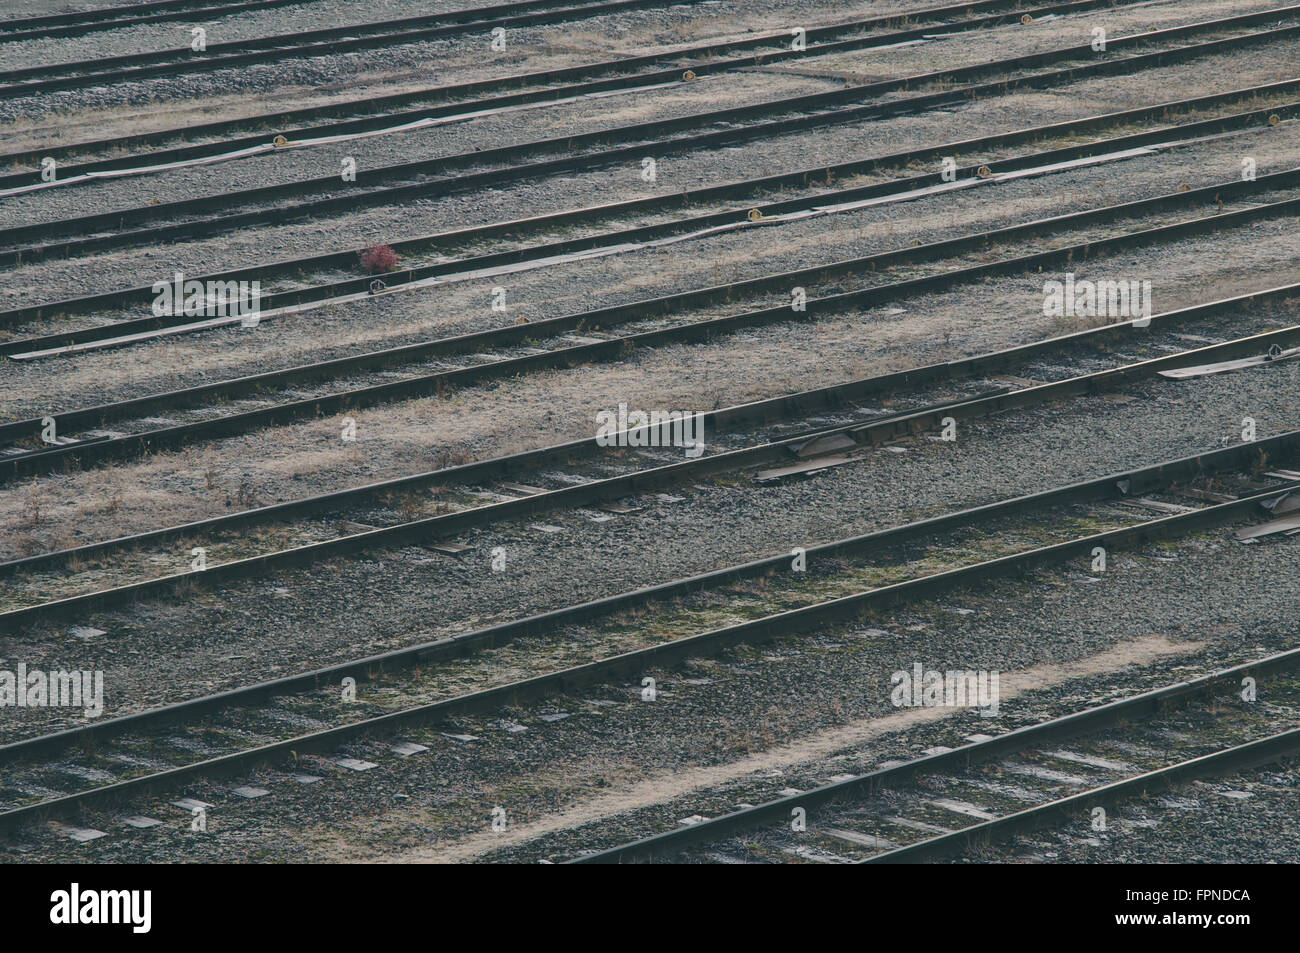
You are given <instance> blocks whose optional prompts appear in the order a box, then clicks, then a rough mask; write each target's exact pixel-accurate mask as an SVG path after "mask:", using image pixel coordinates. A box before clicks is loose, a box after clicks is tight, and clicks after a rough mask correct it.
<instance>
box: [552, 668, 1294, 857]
mask: <svg viewBox="0 0 1300 953" xmlns="http://www.w3.org/2000/svg"><path fill="white" fill-rule="evenodd" d="M1297 667H1300V649H1292V650H1290V651H1287V652H1280V653H1277V654H1275V655H1271V656H1269V657H1267V658H1262V659H1258V660H1256V661H1254V662H1246V663H1244V664H1242V665H1235V666H1233V667H1231V668H1227V669H1222V670H1220V671H1217V672H1211V673H1209V674H1206V675H1202V676H1199V677H1198V678H1194V679H1191V680H1189V681H1184V682H1176V683H1174V684H1172V685H1166V686H1164V687H1162V688H1157V689H1153V690H1151V691H1147V692H1142V693H1141V694H1138V695H1134V696H1132V697H1129V698H1122V699H1119V700H1118V701H1113V702H1108V703H1107V704H1104V705H1098V706H1096V707H1094V708H1088V709H1084V710H1083V711H1078V712H1072V713H1071V714H1068V715H1062V716H1061V717H1059V718H1053V719H1051V720H1049V721H1045V722H1040V723H1038V724H1035V725H1027V726H1025V727H1023V728H1016V729H1013V730H1011V731H1008V732H1005V733H1004V734H1000V735H997V736H996V737H994V738H990V739H989V740H987V741H975V742H970V743H969V744H965V745H962V746H961V747H959V748H954V749H952V750H949V751H944V752H941V753H939V754H933V755H927V756H925V757H921V758H916V759H914V760H911V761H908V762H906V763H904V764H899V765H895V766H893V767H888V768H879V769H877V770H875V771H870V772H867V773H866V774H862V775H858V776H857V777H854V778H850V779H846V780H844V781H837V782H835V783H832V784H826V785H823V786H822V787H819V788H815V789H813V790H811V791H804V792H801V793H799V794H792V795H790V796H789V797H782V798H776V799H773V800H771V801H768V802H766V803H763V804H758V805H755V806H754V807H752V808H745V809H743V810H740V811H734V812H732V813H730V814H724V815H722V816H720V817H716V818H710V819H709V820H707V821H701V822H700V823H698V824H694V825H692V826H691V827H688V828H678V829H674V830H671V831H665V832H664V833H662V834H655V835H652V836H650V837H644V838H641V839H640V840H637V841H632V842H630V843H627V844H621V845H619V846H617V847H612V848H609V849H607V850H602V851H599V852H596V853H593V854H586V855H583V856H580V857H574V858H572V859H571V860H569V861H568V863H571V864H616V863H622V862H625V861H629V860H635V859H650V858H654V857H667V856H669V855H671V854H674V853H677V852H679V851H681V850H683V849H685V848H688V847H692V846H695V845H698V844H703V843H711V842H715V841H717V840H720V839H722V838H724V837H728V836H731V835H732V834H734V833H736V832H739V831H744V830H749V829H752V828H754V827H755V826H757V825H760V824H764V823H768V822H771V821H777V820H789V818H790V811H791V810H792V809H793V808H796V807H802V808H804V809H805V810H806V811H808V812H809V814H810V815H811V812H812V810H813V809H815V808H818V807H821V806H822V805H825V804H828V803H833V802H835V801H839V800H841V799H846V798H857V797H862V796H863V795H867V794H871V793H874V792H875V791H877V790H879V789H881V788H888V787H893V786H896V785H899V784H905V783H908V782H911V781H913V780H914V779H915V778H917V777H918V776H921V775H931V774H951V773H954V772H956V771H960V770H962V769H965V768H967V767H969V766H971V765H973V764H979V763H983V762H988V761H991V760H993V759H995V758H999V757H1004V756H1006V755H1008V754H1013V753H1015V752H1017V751H1022V750H1024V749H1026V748H1030V747H1036V746H1038V745H1042V744H1044V743H1046V742H1048V741H1059V740H1062V739H1065V738H1072V737H1078V736H1080V735H1086V734H1089V733H1092V732H1096V731H1101V730H1104V729H1106V728H1110V727H1113V726H1114V725H1116V724H1119V723H1121V722H1124V721H1134V720H1141V719H1144V718H1149V717H1152V716H1155V715H1159V714H1162V713H1164V712H1166V711H1169V710H1171V709H1174V708H1176V707H1179V706H1182V705H1186V704H1188V703H1191V702H1194V701H1197V700H1200V699H1203V698H1206V697H1208V696H1213V695H1214V694H1215V693H1217V692H1219V691H1223V690H1225V689H1232V688H1236V687H1239V686H1240V679H1242V678H1244V677H1246V676H1254V677H1270V676H1276V675H1279V674H1282V673H1284V672H1290V671H1294V670H1295V669H1296V668H1297ZM1143 777H1147V775H1143ZM1121 783H1123V782H1121ZM1095 790H1097V789H1094V791H1095ZM1094 791H1089V792H1084V794H1083V797H1085V798H1086V797H1091V796H1092V795H1093V793H1094ZM1090 803H1091V802H1090ZM1049 806H1050V805H1049ZM1031 810H1038V809H1037V808H1034V809H1031ZM1013 816H1014V815H1013ZM990 823H993V822H990ZM983 826H984V825H976V826H975V827H972V828H966V831H974V830H977V829H979V828H980V827H983ZM963 833H965V832H964V831H958V832H956V833H955V834H954V835H953V836H954V837H956V836H958V835H960V834H963ZM946 836H947V835H945V837H946ZM934 840H939V838H935V839H934ZM919 843H920V844H925V843H927V841H921V842H919ZM911 850H912V847H910V846H909V847H902V848H900V849H899V850H898V851H891V852H890V853H886V854H881V855H879V856H878V857H873V858H870V859H868V860H867V861H866V862H868V863H879V862H885V861H886V859H887V858H890V857H891V854H892V855H894V856H893V858H892V859H895V860H907V859H911V858H909V857H906V856H900V854H904V855H905V854H907V853H908V852H909V851H911ZM919 852H920V851H918V853H919Z"/></svg>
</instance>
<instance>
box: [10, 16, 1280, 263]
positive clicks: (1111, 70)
mask: <svg viewBox="0 0 1300 953" xmlns="http://www.w3.org/2000/svg"><path fill="white" fill-rule="evenodd" d="M1297 16H1300V7H1294V6H1293V7H1284V8H1277V9H1275V10H1270V11H1265V12H1263V13H1253V14H1246V15H1243V16H1239V17H1232V18H1225V19H1222V20H1216V21H1206V22H1202V23H1198V24H1191V25H1187V26H1181V27H1174V28H1170V29H1167V30H1161V31H1155V32H1150V33H1144V34H1137V35H1133V36H1128V37H1119V38H1116V39H1114V40H1112V41H1109V42H1108V45H1107V54H1105V55H1107V56H1110V55H1111V54H1112V53H1123V52H1125V51H1127V50H1128V49H1130V48H1132V47H1140V46H1144V45H1147V44H1151V43H1158V42H1161V41H1163V40H1169V39H1174V38H1177V37H1183V36H1190V35H1195V34H1197V33H1204V32H1216V31H1223V30H1225V29H1230V28H1232V27H1242V26H1248V25H1250V24H1252V23H1262V22H1273V21H1277V20H1279V19H1294V18H1296V17H1297ZM1297 35H1300V26H1294V25H1292V26H1284V27H1277V28H1272V29H1267V30H1262V31H1256V32H1253V33H1248V34H1242V35H1237V36H1232V37H1227V38H1221V39H1215V40H1210V41H1206V42H1203V43H1196V44H1191V45H1188V46H1182V47H1174V48H1171V49H1168V50H1162V51H1159V52H1154V53H1144V54H1135V55H1132V56H1114V57H1112V58H1109V59H1106V60H1103V61H1100V62H1097V61H1096V57H1097V56H1098V54H1096V53H1094V52H1093V51H1092V50H1091V47H1089V46H1083V47H1070V48H1064V49H1057V50H1052V51H1048V52H1043V53H1036V54H1031V55H1029V56H1022V57H1015V58H1012V59H1008V60H1001V61H996V62H991V63H982V64H977V65H975V66H971V67H966V68H963V69H960V70H950V71H946V72H939V73H929V74H921V75H916V76H909V77H906V78H903V79H898V80H888V81H884V82H882V83H872V84H867V85H864V86H860V87H851V88H847V89H844V90H836V91H832V92H827V93H817V94H810V95H805V96H799V97H794V98H789V99H785V100H779V101H773V102H767V103H762V104H757V105H749V106H741V107H734V108H731V109H723V110H715V111H711V112H708V113H696V114H693V115H690V116H683V117H676V118H673V119H664V120H656V121H652V122H647V123H640V124H636V125H633V126H626V127H620V128H617V129H607V130H600V131H595V132H590V133H584V134H580V135H574V136H569V137H563V138H557V139H549V140H539V141H536V142H531V143H522V144H514V145H510V146H503V147H500V148H497V149H491V150H481V151H478V152H470V153H463V154H460V155H453V156H444V157H440V158H436V159H428V160H421V161H418V162H412V163H402V164H400V165H396V166H389V167H386V168H383V169H375V170H369V171H368V172H367V173H366V177H367V179H383V178H392V177H408V178H409V177H424V176H429V175H433V174H436V173H449V172H453V171H455V170H457V169H463V168H466V167H475V166H477V167H482V166H483V165H484V164H485V163H491V162H495V161H510V160H514V159H519V158H521V157H526V156H535V155H539V154H544V153H547V152H551V151H556V150H559V151H562V152H565V153H567V154H566V155H563V156H561V157H559V158H551V159H541V160H538V161H533V162H527V163H524V164H521V165H514V166H507V167H504V168H497V169H490V170H486V171H470V172H465V173H461V174H458V175H446V176H444V177H443V178H441V179H436V180H433V181H419V182H415V183H413V184H404V185H393V186H386V187H384V186H381V187H377V188H372V189H368V190H357V189H340V185H343V184H344V183H341V182H340V180H339V177H338V176H326V177H321V178H317V179H307V180H299V181H296V182H289V183H282V184H279V185H274V186H265V187H262V188H257V189H247V190H242V191H240V192H235V193H228V194H225V195H219V196H208V197H203V198H198V199H187V200H182V201H178V202H169V203H163V204H159V205H153V206H142V207H139V208H133V209H124V210H120V211H115V212H111V213H101V214H97V215H90V216H80V217H77V218H73V219H64V220H60V221H52V222H45V223H41V224H39V225H24V226H17V227H13V228H9V229H4V230H0V247H2V248H4V249H6V250H4V251H3V252H0V264H5V265H8V266H11V267H16V266H18V265H20V264H22V263H24V262H32V261H41V260H45V259H48V258H51V257H59V256H68V255H80V254H85V253H88V252H92V251H105V250H109V249H115V248H124V247H132V246H134V245H137V244H139V243H141V242H145V241H147V242H149V243H151V244H153V243H157V242H159V241H164V240H175V239H178V238H186V237H194V236H199V235H211V234H214V233H220V232H222V231H228V230H230V229H232V228H236V227H247V226H252V225H259V224H262V225H264V224H271V223H275V224H283V223H285V222H287V221H292V220H294V219H295V218H301V217H304V216H313V215H320V214H325V213H329V212H337V211H340V210H348V211H352V210H355V209H358V208H362V207H370V206H372V205H374V204H389V203H391V202H395V201H403V200H407V199H413V198H430V197H434V196H436V195H447V194H454V193H459V192H462V191H467V190H475V189H480V188H485V187H497V186H500V185H502V184H505V183H508V182H512V181H518V180H521V179H533V178H536V177H539V176H543V175H551V174H555V173H558V172H562V171H574V170H578V169H589V168H594V167H599V166H604V165H608V164H611V163H614V162H618V161H631V160H636V161H639V160H640V158H641V157H642V155H643V154H644V153H645V150H646V149H647V148H652V149H653V151H654V153H655V154H656V155H666V154H675V153H677V152H680V151H683V150H687V151H697V150H701V149H708V148H713V147H716V146H720V145H724V144H730V143H735V142H739V141H748V140H752V139H755V138H768V137H771V136H775V135H782V134H787V133H790V132H795V131H800V130H807V129H812V128H818V127H823V126H825V125H827V124H841V123H846V122H853V121H863V120H868V119H879V118H884V117H887V116H897V115H904V114H909V113H915V112H918V111H925V110H930V109H935V108H940V107H943V106H951V105H954V104H959V103H962V102H965V101H967V100H969V99H970V98H973V97H985V96H1002V95H1005V94H1006V93H1008V92H1009V91H1011V90H1013V89H1036V88H1045V87H1049V86H1054V85H1059V84H1062V83H1067V82H1071V81H1074V80H1078V79H1080V78H1084V77H1088V76H1102V75H1107V76H1111V75H1121V74H1125V73H1130V72H1135V71H1140V70H1143V69H1146V68H1150V67H1152V66H1156V65H1159V64H1161V63H1171V62H1181V61H1185V60H1187V59H1189V58H1194V57H1197V56H1203V55H1209V54H1212V53H1215V52H1225V51H1228V50H1231V49H1235V48H1238V47H1241V46H1243V45H1251V44H1254V43H1263V42H1269V41H1273V40H1282V39H1287V38H1291V37H1294V36H1297ZM1080 59H1083V60H1088V61H1089V62H1085V63H1083V64H1082V65H1077V66H1071V67H1068V68H1064V69H1058V70H1052V71H1049V72H1046V73H1031V74H1028V75H1022V76H1015V75H1011V74H1012V72H1014V71H1015V70H1020V69H1026V68H1030V67H1032V66H1033V65H1035V64H1042V63H1051V62H1062V61H1069V60H1080ZM999 71H1000V72H1002V74H1003V75H1002V78H1000V79H999V80H998V81H995V82H989V83H984V84H980V85H974V86H965V87H958V88H956V89H945V90H944V91H943V92H939V93H929V94H923V95H918V96H907V97H904V98H901V99H898V100H893V101H887V102H883V103H872V104H867V105H858V106H844V105H842V104H843V103H845V102H851V101H855V100H859V99H862V98H866V97H870V96H878V95H883V94H884V93H886V92H891V91H898V90H902V89H909V88H913V87H915V86H916V85H918V84H920V85H924V84H926V83H932V82H942V83H944V84H951V83H955V82H963V81H964V80H965V79H968V78H972V77H978V76H985V75H988V74H989V73H997V72H999ZM818 110H825V111H818ZM772 112H780V113H801V114H800V115H795V116H793V117H792V118H785V119H777V120H766V121H759V122H756V123H751V124H747V125H739V123H741V122H742V121H743V120H745V119H747V118H753V117H755V116H764V115H767V114H770V113H772ZM717 123H727V124H732V128H728V129H722V130H714V131H708V132H702V133H696V134H692V135H686V136H680V137H677V138H671V139H668V138H664V137H665V136H666V135H668V134H669V133H671V132H673V131H679V130H682V129H689V128H692V127H700V126H711V125H714V124H717ZM633 138H635V139H640V140H642V141H643V144H638V145H621V146H617V147H615V148H609V149H598V150H596V151H594V152H587V153H580V154H574V150H575V149H579V148H583V147H585V146H594V145H599V144H601V143H606V142H610V141H614V142H626V141H629V140H631V139H633ZM651 144H652V145H651ZM313 192H315V193H326V194H327V195H329V197H326V198H319V199H315V200H312V201H308V202H304V203H298V204H297V205H289V206H280V207H276V208H273V209H260V210H254V211H241V212H235V213H228V214H217V215H209V217H207V218H191V220H189V221H176V220H178V219H183V218H186V217H192V216H195V215H198V214H201V213H204V212H211V211H212V210H213V209H228V208H230V207H231V206H232V205H233V206H241V205H243V206H247V205H250V204H254V203H263V202H267V201H275V200H280V199H285V198H289V197H292V196H295V195H304V194H311V193H313ZM160 220H171V221H173V222H175V224H165V225H157V226H156V227H151V228H139V227H135V226H141V225H146V224H149V223H155V222H159V221H160ZM98 232H107V233H108V234H103V235H98V237H74V236H88V235H91V234H92V233H98ZM37 240H39V241H40V244H39V245H29V244H24V243H26V242H31V241H37Z"/></svg>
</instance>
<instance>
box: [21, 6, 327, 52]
mask: <svg viewBox="0 0 1300 953" xmlns="http://www.w3.org/2000/svg"><path fill="white" fill-rule="evenodd" d="M315 2H317V0H239V2H237V3H221V4H214V3H213V2H212V0H170V2H160V3H141V4H136V5H135V6H126V7H100V8H99V9H97V10H83V11H81V12H78V13H60V14H54V15H52V16H41V17H23V18H21V19H13V20H0V43H17V42H20V41H23V40H43V39H52V38H54V37H61V36H81V35H83V34H86V33H95V32H99V31H101V30H121V29H126V28H128V27H133V26H140V25H143V24H147V23H166V22H168V21H172V20H186V19H191V18H202V22H207V21H210V20H212V19H215V18H218V17H226V16H234V15H235V14H239V13H257V12H258V11H261V10H272V9H275V8H276V7H288V6H301V5H302V4H304V3H315ZM78 21H79V22H78Z"/></svg>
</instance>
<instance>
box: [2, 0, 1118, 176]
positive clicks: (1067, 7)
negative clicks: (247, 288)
mask: <svg viewBox="0 0 1300 953" xmlns="http://www.w3.org/2000/svg"><path fill="white" fill-rule="evenodd" d="M1012 3H1014V0H984V2H982V3H980V4H969V5H967V6H972V7H973V6H985V7H1005V6H1008V5H1009V4H1012ZM1098 6H1110V0H1072V2H1067V3H1057V4H1054V5H1052V6H1045V7H1037V8H1034V9H1032V10H1029V11H1025V13H1024V15H1026V16H1035V15H1036V16H1043V15H1047V14H1053V13H1061V12H1070V11H1074V10H1085V9H1091V8H1094V7H1098ZM1020 13H1021V8H1017V10H1016V12H1013V13H1007V14H1000V15H995V16H989V17H983V18H980V19H978V20H973V21H971V20H963V21H959V22H956V23H951V24H940V25H932V26H928V27H916V28H913V29H909V30H904V31H901V32H894V33H887V34H883V35H876V36H871V37H861V38H854V39H850V40H843V41H839V42H836V43H833V44H831V45H830V46H826V45H814V46H812V47H808V48H807V49H803V50H791V49H789V42H788V41H789V36H788V35H782V36H773V37H769V38H768V41H769V42H771V43H784V44H785V48H782V49H779V50H767V51H765V52H763V53H760V54H757V55H754V56H747V57H737V58H733V59H730V60H719V59H718V58H717V52H718V49H717V48H715V47H705V48H704V49H705V50H707V52H708V53H709V54H710V55H709V56H708V57H707V58H706V59H703V60H700V61H697V62H689V63H677V62H675V64H674V66H673V67H672V68H671V69H667V70H661V71H658V72H654V73H633V74H628V75H625V76H620V77H616V78H613V79H605V80H589V81H587V82H581V83H576V84H568V85H563V86H559V87H556V86H548V87H545V88H541V89H533V90H527V91H522V92H512V93H509V94H500V95H496V96H491V97H488V98H485V99H478V100H470V101H466V100H463V99H457V100H456V101H454V102H449V103H446V104H444V105H441V106H437V107H433V106H425V107H422V108H418V109H407V110H401V111H398V112H385V113H382V114H380V115H371V116H366V117H363V118H353V119H348V120H345V121H340V122H332V123H326V124H323V125H316V126H311V127H305V128H304V127H300V128H292V127H288V128H286V127H283V126H279V127H277V128H278V129H279V132H280V133H281V135H284V136H285V137H286V138H287V139H289V140H297V139H313V138H317V137H322V136H331V135H344V134H353V133H359V132H367V131H371V130H375V129H384V128H390V127H392V126H395V125H398V124H401V123H405V122H410V121H413V120H416V119H431V118H437V117H440V116H456V115H462V114H465V113H468V112H480V111H484V110H488V109H503V108H507V107H511V106H519V105H524V104H528V103H541V102H549V101H552V100H558V99H563V98H567V97H574V96H582V95H590V94H592V93H597V92H606V91H610V90H623V89H626V90H635V89H637V88H638V87H641V86H651V85H661V84H664V83H681V82H685V80H683V75H684V71H685V69H686V68H687V67H689V68H690V70H691V72H695V71H697V70H698V71H699V74H700V75H703V74H706V73H707V74H708V75H718V74H720V73H723V72H726V71H730V70H735V69H739V68H742V67H746V66H757V65H760V64H771V63H778V62H782V61H784V60H786V59H801V58H804V57H808V56H824V55H827V54H828V53H834V52H845V51H849V50H858V49H870V48H872V47H877V46H888V45H892V44H895V43H901V42H907V41H909V40H915V39H920V38H922V37H928V36H941V35H944V34H947V33H951V32H958V31H963V32H964V31H965V30H968V29H970V28H971V27H985V26H992V25H996V24H1002V23H1010V22H1018V21H1017V18H1018V17H1019V16H1020ZM915 19H916V17H915V16H907V17H905V16H901V15H895V16H892V17H887V18H886V17H877V18H873V19H871V20H865V21H858V22H856V23H848V24H844V25H843V26H840V27H836V28H834V33H831V32H830V31H831V29H832V28H822V29H819V30H817V31H816V32H817V33H819V34H826V35H835V34H839V33H845V32H851V31H855V30H860V29H863V28H865V27H869V26H874V25H878V24H879V23H881V22H898V21H909V22H910V21H913V20H915ZM756 42H757V41H755V40H753V39H747V40H742V41H736V42H735V43H728V44H722V46H725V47H731V46H733V45H740V46H743V47H745V48H747V49H748V48H753V47H754V45H755V43H756ZM664 58H665V56H663V55H660V56H657V57H653V58H652V59H654V60H655V61H656V62H658V61H660V60H662V59H664ZM671 58H672V59H673V60H674V61H677V60H680V59H681V58H682V55H681V54H680V53H679V54H674V55H673V56H672V57H671ZM632 59H633V60H634V61H636V62H638V63H640V62H641V61H644V60H646V59H651V57H634V58H632ZM599 72H602V73H603V72H608V69H601V70H599ZM546 75H549V74H546ZM466 85H468V86H471V87H474V88H475V89H478V88H480V87H483V86H484V85H487V84H486V83H485V82H483V81H480V82H478V83H473V84H466ZM518 85H521V84H520V82H519V80H518V79H517V78H508V79H503V80H499V81H494V82H493V84H492V88H493V89H510V88H513V87H515V86H518ZM461 88H462V87H460V86H454V87H443V88H441V89H435V90H432V91H430V93H429V94H428V95H427V96H426V97H425V98H429V96H433V95H435V94H438V95H439V98H449V94H452V93H454V91H457V90H460V89H461ZM403 95H404V96H405V97H409V94H403ZM259 119H260V117H253V119H246V120H241V121H240V122H241V123H242V124H243V125H245V126H246V125H250V124H252V123H253V122H254V121H258V120H259ZM204 128H206V127H204ZM189 134H190V135H193V133H192V132H191V133H189ZM121 141H122V142H130V141H131V140H130V137H122V140H121ZM266 141H267V140H266V136H265V134H263V135H255V136H244V137H240V138H237V139H226V140H220V141H217V142H208V143H199V144H187V145H183V146H177V147H174V148H170V149H164V150H160V151H156V152H153V153H149V154H147V155H144V156H141V155H125V156H119V157H116V158H112V159H100V160H96V161H93V162H85V163H80V164H77V165H72V166H64V167H62V168H61V169H60V170H59V176H60V178H65V179H66V178H73V177H75V176H78V175H83V174H85V173H88V172H103V171H111V170H115V169H131V168H136V167H139V166H141V165H142V164H143V163H147V164H148V165H163V164H166V163H170V162H179V161H185V160H189V159H196V158H203V157H208V156H215V155H222V154H224V153H228V152H234V151H236V150H239V149H245V148H248V147H252V146H264V145H266ZM114 142H115V141H114V140H105V141H104V144H103V146H102V148H113V145H112V144H111V143H114ZM118 147H119V148H120V146H118ZM23 157H24V156H23V155H19V156H14V157H11V156H5V155H0V163H3V162H5V161H15V160H16V159H19V158H23ZM47 157H48V156H47V154H46V153H42V154H40V155H37V156H32V158H34V159H37V160H38V161H39V160H40V159H44V158H47ZM40 181H41V179H40V176H39V173H38V171H36V170H32V171H25V172H16V173H12V174H8V175H0V190H3V189H8V188H17V187H21V186H25V185H34V184H37V183H39V182H40Z"/></svg>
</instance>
